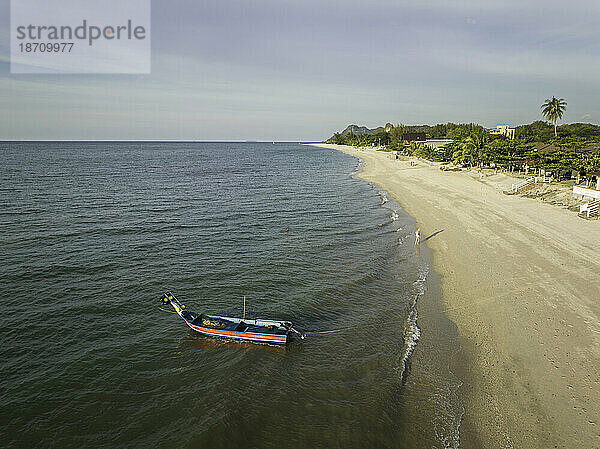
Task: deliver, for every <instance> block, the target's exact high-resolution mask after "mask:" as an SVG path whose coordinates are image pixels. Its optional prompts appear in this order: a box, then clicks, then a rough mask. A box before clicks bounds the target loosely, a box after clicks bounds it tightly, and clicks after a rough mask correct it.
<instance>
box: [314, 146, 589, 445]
mask: <svg viewBox="0 0 600 449" xmlns="http://www.w3.org/2000/svg"><path fill="white" fill-rule="evenodd" d="M319 146H321V147H326V148H332V149H337V150H340V151H344V152H346V153H348V154H351V155H354V156H358V157H360V158H361V159H363V160H364V167H363V171H362V173H361V174H360V177H361V178H363V179H364V180H367V181H370V182H374V183H376V184H378V185H379V186H381V187H382V188H384V189H385V190H387V191H388V192H389V193H390V194H391V195H392V196H393V197H394V198H395V199H396V200H397V201H398V202H399V203H400V204H401V205H402V207H403V208H404V209H405V210H406V211H407V212H408V213H409V214H411V215H412V216H413V217H415V218H416V220H417V223H418V226H420V228H421V233H422V236H423V240H424V244H425V245H427V246H428V247H430V248H431V249H432V252H433V260H432V264H433V268H434V270H435V271H436V272H437V273H439V274H440V277H441V289H442V296H443V302H444V304H443V307H444V309H445V311H446V313H447V315H448V316H449V317H450V319H452V320H453V321H454V322H455V323H456V324H457V326H458V330H459V334H460V336H461V344H462V350H461V353H460V354H459V355H458V356H457V360H456V362H455V366H453V367H452V369H453V370H454V371H455V372H457V374H458V375H459V376H460V377H462V378H463V381H464V384H463V386H462V387H461V391H460V394H461V397H462V399H463V402H464V404H465V414H464V417H463V422H462V425H461V447H465V448H479V447H485V448H513V447H514V448H554V447H559V448H599V447H600V222H599V221H586V220H583V219H581V218H579V217H577V214H575V213H573V212H570V211H568V210H566V209H563V208H560V207H557V206H553V205H550V204H545V203H543V202H541V201H538V200H535V199H529V198H522V197H519V196H508V195H504V194H503V193H502V191H503V190H504V189H506V188H509V187H510V184H511V181H513V180H512V179H511V178H509V177H507V176H506V175H503V174H495V175H494V174H492V175H489V176H485V177H482V176H480V175H479V174H478V173H476V172H473V171H461V172H443V171H441V170H440V169H439V165H438V164H430V163H428V162H426V161H421V160H415V164H416V165H415V166H411V165H410V163H409V162H406V161H398V160H395V159H392V158H391V155H390V154H389V153H385V152H376V151H373V150H357V149H355V148H352V147H346V146H340V145H327V144H322V145H319ZM513 182H514V181H513ZM424 332H427V329H424Z"/></svg>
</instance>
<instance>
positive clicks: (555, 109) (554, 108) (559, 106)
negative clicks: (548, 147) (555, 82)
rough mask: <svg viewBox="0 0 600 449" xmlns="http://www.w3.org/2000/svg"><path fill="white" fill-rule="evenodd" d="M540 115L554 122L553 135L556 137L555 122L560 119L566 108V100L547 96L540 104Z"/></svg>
mask: <svg viewBox="0 0 600 449" xmlns="http://www.w3.org/2000/svg"><path fill="white" fill-rule="evenodd" d="M541 109H542V115H543V116H544V118H545V119H546V120H548V121H549V122H552V123H554V137H556V122H557V121H558V120H560V119H561V118H562V116H563V113H564V112H565V110H566V109H567V102H566V101H565V99H564V98H556V97H554V96H553V97H552V99H550V98H548V99H546V101H545V102H544V104H543V105H542V106H541Z"/></svg>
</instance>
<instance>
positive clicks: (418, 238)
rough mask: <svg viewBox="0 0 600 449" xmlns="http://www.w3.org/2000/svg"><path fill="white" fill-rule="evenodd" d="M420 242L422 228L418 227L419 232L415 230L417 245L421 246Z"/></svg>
mask: <svg viewBox="0 0 600 449" xmlns="http://www.w3.org/2000/svg"><path fill="white" fill-rule="evenodd" d="M420 243H421V228H418V229H417V232H415V246H419V244H420Z"/></svg>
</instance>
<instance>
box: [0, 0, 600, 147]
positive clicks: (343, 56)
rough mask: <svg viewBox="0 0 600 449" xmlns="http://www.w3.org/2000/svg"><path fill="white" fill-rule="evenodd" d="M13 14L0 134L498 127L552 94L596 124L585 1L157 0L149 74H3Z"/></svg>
mask: <svg viewBox="0 0 600 449" xmlns="http://www.w3.org/2000/svg"><path fill="white" fill-rule="evenodd" d="M14 1H18V0H14ZM98 1H100V0H98ZM124 1H126V0H124ZM57 3H59V2H57ZM9 8H10V1H9V0H0V139H159V140H161V139H173V140H178V139H180V140H267V141H270V140H303V141H309V140H322V139H325V138H328V137H330V136H331V135H332V134H333V132H334V131H339V130H342V129H344V128H345V127H346V126H347V125H348V124H358V125H365V126H369V127H376V126H380V125H384V124H385V123H386V122H391V123H394V124H396V123H403V124H435V123H446V122H455V123H469V122H475V123H479V124H481V125H484V126H486V127H494V126H495V125H496V124H500V123H508V124H511V125H519V124H523V123H530V122H532V121H534V120H540V119H542V116H541V114H540V105H541V104H542V102H543V101H544V100H545V99H546V98H549V97H552V96H553V95H554V96H556V97H562V98H565V99H566V101H567V102H568V107H567V111H566V114H565V115H564V117H563V122H566V123H572V122H586V123H596V124H598V123H600V101H598V93H600V76H599V75H600V58H599V57H598V54H599V50H600V32H599V31H598V27H597V24H598V23H600V2H597V1H591V0H571V1H569V2H565V1H555V0H544V1H541V0H528V1H523V0H503V1H501V2H499V1H494V2H492V1H487V0H420V1H403V0H393V1H392V0H381V1H377V0H373V1H358V0H346V1H332V0H294V1H290V0H253V1H250V0H171V1H166V0H153V1H152V25H151V39H152V47H151V48H152V49H151V52H152V70H151V73H150V74H147V75H15V74H10V64H9V62H10V47H9V32H10V28H9V27H10V23H9V22H10V14H9Z"/></svg>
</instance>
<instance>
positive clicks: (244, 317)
mask: <svg viewBox="0 0 600 449" xmlns="http://www.w3.org/2000/svg"><path fill="white" fill-rule="evenodd" d="M245 319H246V297H245V296H244V315H243V317H242V320H245Z"/></svg>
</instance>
